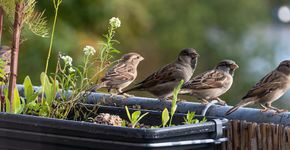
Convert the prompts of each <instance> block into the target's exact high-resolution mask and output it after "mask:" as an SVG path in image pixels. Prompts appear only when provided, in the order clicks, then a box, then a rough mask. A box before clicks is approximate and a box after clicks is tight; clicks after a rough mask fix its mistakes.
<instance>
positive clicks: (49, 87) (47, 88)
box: [40, 73, 59, 105]
mask: <svg viewBox="0 0 290 150" xmlns="http://www.w3.org/2000/svg"><path fill="white" fill-rule="evenodd" d="M40 79H41V85H42V90H43V91H44V93H45V99H46V101H47V103H48V105H51V103H52V101H53V100H54V99H55V96H56V93H57V92H58V91H59V83H58V81H55V82H54V81H53V83H51V82H50V81H49V78H48V77H47V75H46V74H45V73H41V75H40Z"/></svg>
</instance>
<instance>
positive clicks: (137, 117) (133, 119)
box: [125, 106, 148, 128]
mask: <svg viewBox="0 0 290 150" xmlns="http://www.w3.org/2000/svg"><path fill="white" fill-rule="evenodd" d="M125 109H126V113H127V117H128V119H129V121H130V122H131V125H132V128H135V126H136V124H137V123H138V122H139V121H140V120H141V119H142V118H143V117H145V116H146V115H147V114H148V112H147V113H145V114H143V115H141V111H134V112H133V113H132V115H131V114H130V112H129V109H128V107H127V106H125ZM140 115H141V116H140Z"/></svg>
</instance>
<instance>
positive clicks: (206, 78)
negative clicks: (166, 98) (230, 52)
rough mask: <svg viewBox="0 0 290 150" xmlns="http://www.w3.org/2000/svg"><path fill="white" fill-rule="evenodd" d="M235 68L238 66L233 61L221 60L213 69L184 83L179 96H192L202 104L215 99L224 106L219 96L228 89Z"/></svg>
mask: <svg viewBox="0 0 290 150" xmlns="http://www.w3.org/2000/svg"><path fill="white" fill-rule="evenodd" d="M237 68H239V66H238V65H237V64H236V63H235V62H234V61H232V60H223V61H221V62H219V63H218V65H217V66H216V67H215V69H213V70H209V71H206V72H204V73H202V74H200V75H198V76H196V77H194V78H193V79H191V80H190V81H188V82H187V83H185V84H184V85H183V86H182V88H181V90H180V92H179V94H190V95H193V96H195V97H197V98H198V99H201V100H202V101H203V102H204V103H208V100H213V99H217V100H218V101H219V102H220V103H221V104H226V103H225V102H224V101H223V100H221V99H220V98H219V96H221V95H222V94H224V93H225V92H227V91H228V90H229V89H230V87H231V85H232V83H233V76H234V71H235V70H236V69H237Z"/></svg>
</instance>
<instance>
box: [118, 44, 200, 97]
mask: <svg viewBox="0 0 290 150" xmlns="http://www.w3.org/2000/svg"><path fill="white" fill-rule="evenodd" d="M198 56H199V55H198V53H197V52H196V51H195V49H193V48H186V49H183V50H181V52H180V53H179V56H178V58H177V60H176V61H174V62H172V63H170V64H168V65H166V66H164V67H163V68H161V69H159V70H157V71H156V72H154V73H153V74H151V75H150V76H148V77H147V78H146V79H145V80H143V81H142V82H140V83H138V84H136V85H135V86H134V87H133V88H130V89H128V90H125V91H124V92H123V93H125V92H129V91H135V90H138V91H148V92H150V93H152V94H153V95H155V96H157V97H158V99H160V100H164V99H167V98H168V97H170V96H172V92H173V90H174V88H175V87H176V86H177V85H178V84H179V82H180V81H181V80H184V81H185V82H186V81H188V80H189V79H190V78H191V76H192V74H193V72H194V70H195V67H196V64H197V58H198Z"/></svg>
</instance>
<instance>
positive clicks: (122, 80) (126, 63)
mask: <svg viewBox="0 0 290 150" xmlns="http://www.w3.org/2000/svg"><path fill="white" fill-rule="evenodd" d="M142 60H144V58H143V57H142V56H141V55H140V54H138V53H128V54H125V55H123V56H122V58H121V59H120V60H119V61H118V63H117V64H116V65H114V66H113V67H112V68H110V69H109V70H108V72H107V73H106V74H105V76H104V77H103V78H101V83H100V84H97V85H95V86H94V87H92V88H91V89H94V90H92V91H95V90H97V89H99V88H108V92H109V93H111V90H112V89H115V90H117V92H118V93H122V89H124V88H125V87H127V86H128V85H130V84H131V83H132V82H133V81H134V80H135V79H136V77H137V67H138V65H139V63H140V62H141V61H142Z"/></svg>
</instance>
